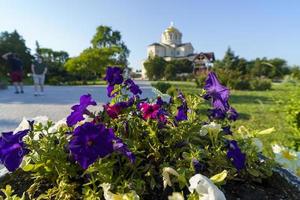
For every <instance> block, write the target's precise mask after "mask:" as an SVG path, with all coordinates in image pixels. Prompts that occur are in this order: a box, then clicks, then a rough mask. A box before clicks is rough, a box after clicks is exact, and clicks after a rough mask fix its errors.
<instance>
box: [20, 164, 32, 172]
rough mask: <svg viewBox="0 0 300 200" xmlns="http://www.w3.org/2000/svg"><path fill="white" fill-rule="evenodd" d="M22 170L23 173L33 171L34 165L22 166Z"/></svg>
mask: <svg viewBox="0 0 300 200" xmlns="http://www.w3.org/2000/svg"><path fill="white" fill-rule="evenodd" d="M22 169H23V170H24V171H25V172H29V171H33V169H34V165H33V164H27V165H24V166H23V167H22Z"/></svg>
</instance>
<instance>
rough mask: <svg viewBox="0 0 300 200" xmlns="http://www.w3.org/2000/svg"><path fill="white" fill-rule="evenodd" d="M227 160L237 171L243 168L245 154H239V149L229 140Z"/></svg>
mask: <svg viewBox="0 0 300 200" xmlns="http://www.w3.org/2000/svg"><path fill="white" fill-rule="evenodd" d="M227 158H229V159H231V161H232V163H233V165H234V166H235V168H236V169H237V170H238V171H239V170H241V169H243V168H245V162H246V154H244V153H242V152H241V149H240V148H239V146H238V144H237V142H236V141H235V140H231V141H230V142H229V149H228V151H227Z"/></svg>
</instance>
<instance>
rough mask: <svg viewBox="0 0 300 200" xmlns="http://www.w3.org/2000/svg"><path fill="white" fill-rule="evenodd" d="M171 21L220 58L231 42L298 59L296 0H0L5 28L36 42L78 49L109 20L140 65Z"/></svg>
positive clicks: (299, 4)
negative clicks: (98, 27)
mask: <svg viewBox="0 0 300 200" xmlns="http://www.w3.org/2000/svg"><path fill="white" fill-rule="evenodd" d="M171 21H173V22H174V24H175V27H177V28H178V29H179V30H180V31H181V32H182V33H183V42H191V43H192V44H193V46H194V48H195V50H196V51H197V52H202V51H213V52H215V55H216V57H217V58H222V57H223V56H224V52H225V51H226V49H227V47H228V46H230V47H231V48H232V49H233V50H234V51H235V52H236V53H237V54H238V55H240V56H242V57H245V58H247V59H252V58H256V57H268V58H272V57H282V58H284V59H286V60H287V61H288V63H289V64H290V65H295V64H297V65H300V1H297V0H289V1H283V0H264V1H261V0H251V1H250V0H249V1H242V0H230V1H229V0H209V1H208V0H184V1H183V0H151V1H150V0H86V1H84V0H51V1H50V0H48V1H46V0H44V1H38V0H26V1H24V0H0V32H2V31H13V30H14V29H16V30H17V31H18V32H19V33H20V34H21V35H22V36H23V37H24V39H25V40H26V44H27V45H28V46H29V47H30V48H31V49H34V48H35V41H36V40H38V41H39V43H40V45H41V46H42V47H48V48H52V49H54V50H65V51H67V52H69V53H70V55H71V56H76V55H78V54H79V53H80V52H81V51H82V50H83V49H85V48H87V47H88V46H89V45H90V40H91V38H92V36H93V35H94V33H95V30H96V27H97V26H98V25H101V24H103V25H109V26H111V27H112V28H113V29H116V30H119V31H121V33H122V36H123V40H124V41H125V43H126V44H127V46H128V48H129V49H130V50H131V54H130V57H129V62H130V66H131V67H133V68H135V69H138V68H140V63H141V61H142V60H143V59H144V58H146V48H147V45H149V44H151V43H153V42H157V41H159V40H160V35H161V33H162V31H163V30H165V28H167V27H168V26H169V25H170V22H171Z"/></svg>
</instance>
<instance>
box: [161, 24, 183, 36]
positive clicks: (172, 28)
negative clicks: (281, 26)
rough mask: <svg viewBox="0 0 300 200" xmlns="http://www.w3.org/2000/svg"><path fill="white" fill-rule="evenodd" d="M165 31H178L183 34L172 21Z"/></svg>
mask: <svg viewBox="0 0 300 200" xmlns="http://www.w3.org/2000/svg"><path fill="white" fill-rule="evenodd" d="M165 32H173V33H174V32H176V33H179V34H181V32H180V31H179V30H178V29H177V28H175V27H174V24H173V22H171V25H170V26H169V27H168V28H167V29H166V30H165Z"/></svg>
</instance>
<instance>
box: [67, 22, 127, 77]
mask: <svg viewBox="0 0 300 200" xmlns="http://www.w3.org/2000/svg"><path fill="white" fill-rule="evenodd" d="M128 56H129V50H128V48H127V47H126V45H125V43H124V42H123V41H122V37H121V33H120V32H119V31H114V30H112V28H111V27H108V26H99V27H98V28H97V30H96V33H95V35H94V36H93V38H92V40H91V47H89V48H87V49H85V50H83V52H81V54H80V55H79V56H77V57H74V58H71V59H69V60H68V61H67V62H66V64H65V67H66V69H67V70H68V71H70V72H72V73H75V74H77V75H79V76H80V77H81V78H82V79H83V80H87V79H94V78H95V77H98V76H100V74H103V72H104V71H105V69H106V67H107V65H119V66H121V67H125V66H127V64H128V62H127V58H128Z"/></svg>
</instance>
